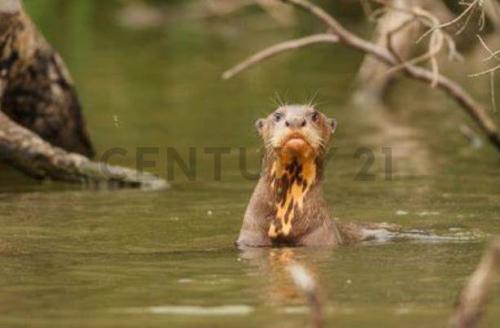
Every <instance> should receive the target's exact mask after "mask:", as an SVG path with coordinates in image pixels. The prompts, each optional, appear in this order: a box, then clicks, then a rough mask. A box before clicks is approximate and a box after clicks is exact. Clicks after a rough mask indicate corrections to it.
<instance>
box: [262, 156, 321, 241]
mask: <svg viewBox="0 0 500 328" xmlns="http://www.w3.org/2000/svg"><path fill="white" fill-rule="evenodd" d="M270 176H271V189H272V190H273V191H274V192H275V195H276V199H275V204H274V205H275V210H276V215H275V217H274V218H273V220H272V222H271V225H270V226H269V230H268V236H269V238H271V239H276V238H279V237H287V236H289V235H290V232H291V231H292V227H293V219H294V218H295V216H296V213H297V211H302V209H303V205H304V197H305V195H306V194H307V192H308V191H309V189H310V188H311V185H312V184H313V183H314V181H315V180H316V164H315V162H314V160H308V161H306V162H304V163H301V162H299V161H298V160H296V159H294V160H292V161H291V162H290V163H288V164H286V165H283V164H281V163H277V162H276V161H275V162H274V163H273V165H272V168H271V175H270Z"/></svg>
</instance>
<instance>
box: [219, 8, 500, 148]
mask: <svg viewBox="0 0 500 328" xmlns="http://www.w3.org/2000/svg"><path fill="white" fill-rule="evenodd" d="M282 1H283V2H285V3H289V4H292V5H294V6H296V7H298V8H300V9H302V10H304V11H305V12H307V13H309V14H310V15H312V16H314V17H316V18H317V19H318V20H319V21H321V22H322V23H323V24H324V25H325V26H326V27H327V28H328V29H329V31H331V33H332V34H333V35H335V36H336V37H337V38H338V43H340V44H342V45H344V46H346V47H349V48H353V49H355V50H358V51H361V52H363V53H365V54H369V55H372V56H374V57H375V58H377V59H378V60H379V61H381V62H382V63H384V64H386V65H389V66H390V67H394V66H396V65H399V64H400V62H399V60H398V58H396V57H395V56H394V54H392V53H391V51H390V50H389V49H387V48H384V47H381V46H379V45H377V44H374V43H373V42H370V41H367V40H365V39H363V38H361V37H359V36H357V35H356V34H354V33H352V32H350V31H349V30H348V29H346V28H345V27H344V26H343V25H342V24H340V23H339V22H338V21H337V20H336V19H335V18H334V17H333V16H331V15H330V14H329V13H327V12H326V11H325V10H323V9H322V8H320V7H318V6H316V5H314V4H313V3H311V2H309V1H308V0H282ZM476 1H477V2H478V3H479V1H480V0H476ZM476 1H475V2H476ZM471 10H472V9H469V10H468V12H470V11H471ZM461 17H462V18H463V17H465V16H464V15H461ZM442 25H443V24H441V25H439V26H440V27H441V28H442V27H443V26H442ZM445 26H447V25H445ZM306 45H307V44H305V45H302V46H306ZM278 46H279V45H278ZM278 46H275V47H278ZM269 49H273V47H271V48H269ZM269 49H267V52H265V54H268V53H271V54H272V55H274V54H278V53H280V52H281V51H276V50H274V51H270V50H269ZM278 49H280V47H278ZM285 49H286V50H291V49H294V47H285ZM257 55H259V54H257ZM257 55H255V56H254V57H253V58H254V59H253V60H251V59H252V57H250V58H249V59H247V60H246V61H244V62H243V63H241V64H238V65H236V66H235V67H234V68H232V69H230V70H228V71H226V72H225V73H224V75H223V77H224V78H226V79H227V78H230V77H233V76H235V75H236V74H237V73H239V72H241V71H242V70H243V69H244V68H246V67H249V66H251V65H249V64H248V63H250V64H256V63H259V62H261V61H262V60H264V59H266V58H268V57H271V56H269V55H267V56H263V55H262V53H260V56H257ZM255 57H257V59H255ZM241 68H243V69H241ZM401 71H402V72H403V73H404V74H405V75H406V76H408V77H410V78H412V79H415V80H418V81H422V82H425V83H429V84H431V85H432V84H433V85H435V86H436V87H437V88H439V89H441V90H442V91H444V92H446V93H447V94H448V95H449V96H450V97H452V98H453V99H454V100H455V101H456V102H457V103H458V104H459V105H460V106H461V107H462V108H463V109H464V110H465V111H466V113H467V114H468V115H469V116H470V117H471V118H472V119H473V120H474V121H475V122H476V123H477V124H478V126H479V127H480V129H481V131H482V132H483V133H485V135H486V136H487V137H488V139H489V140H490V142H491V143H492V144H493V145H494V146H495V147H496V148H497V150H499V151H500V134H499V132H498V128H497V126H496V124H495V122H494V121H493V120H492V119H491V118H490V117H489V116H488V114H487V113H486V111H485V110H484V109H483V108H482V107H481V106H480V105H479V104H478V103H477V102H476V101H475V100H474V99H473V98H472V97H471V96H470V95H469V94H468V93H467V91H465V90H464V89H463V88H462V87H461V86H460V85H459V84H457V83H456V82H455V81H453V80H451V79H449V78H447V77H445V76H443V75H441V74H439V73H436V72H435V71H432V70H429V69H426V68H423V67H420V66H416V65H415V64H411V63H409V64H405V65H404V66H403V68H401Z"/></svg>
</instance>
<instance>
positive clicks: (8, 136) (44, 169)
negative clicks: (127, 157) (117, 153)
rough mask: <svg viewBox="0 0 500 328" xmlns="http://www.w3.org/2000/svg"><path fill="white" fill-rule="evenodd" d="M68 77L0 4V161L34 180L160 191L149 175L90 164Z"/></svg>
mask: <svg viewBox="0 0 500 328" xmlns="http://www.w3.org/2000/svg"><path fill="white" fill-rule="evenodd" d="M93 155H94V150H93V147H92V144H91V142H90V138H89V134H88V132H87V128H86V126H85V122H84V119H83V116H82V114H81V107H80V103H79V100H78V97H77V94H76V89H75V87H74V84H73V82H72V79H71V76H70V75H69V73H68V70H67V69H66V66H65V64H64V62H63V60H62V58H61V57H60V56H59V54H58V53H57V52H56V51H55V50H54V49H53V48H52V47H51V46H50V45H49V44H48V43H47V42H46V41H45V39H44V38H43V36H42V35H41V34H40V33H39V32H38V30H37V29H36V27H35V25H34V24H33V23H32V22H31V20H30V19H29V17H28V15H27V14H26V13H25V11H24V9H23V7H22V3H21V0H0V160H2V161H5V162H7V163H9V164H11V165H12V166H13V167H15V168H17V169H19V170H21V171H23V172H24V173H26V174H28V175H29V176H32V177H34V178H38V179H54V180H61V181H66V182H73V183H83V184H85V185H90V186H106V187H132V188H141V189H155V190H157V189H163V188H166V187H168V183H167V182H166V181H164V180H162V179H160V178H158V177H156V176H154V175H152V174H149V173H144V172H138V171H136V170H132V169H128V168H122V167H117V166H111V165H108V164H106V163H99V162H93V161H91V160H90V159H89V157H92V156H93Z"/></svg>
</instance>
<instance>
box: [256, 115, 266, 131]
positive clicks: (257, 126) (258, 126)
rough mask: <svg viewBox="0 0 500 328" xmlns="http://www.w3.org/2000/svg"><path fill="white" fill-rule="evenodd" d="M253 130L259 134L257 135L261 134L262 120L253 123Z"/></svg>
mask: <svg viewBox="0 0 500 328" xmlns="http://www.w3.org/2000/svg"><path fill="white" fill-rule="evenodd" d="M255 128H256V129H257V131H258V132H259V134H262V130H263V129H264V119H262V118H259V119H258V120H257V121H255Z"/></svg>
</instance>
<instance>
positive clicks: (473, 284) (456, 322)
mask: <svg viewBox="0 0 500 328" xmlns="http://www.w3.org/2000/svg"><path fill="white" fill-rule="evenodd" d="M498 273H500V239H496V240H495V241H494V242H493V243H492V244H491V246H490V247H489V249H488V250H487V251H486V254H485V255H484V256H483V258H482V260H481V262H480V263H479V265H478V267H477V268H476V270H475V271H474V273H473V274H472V275H471V276H470V277H469V279H468V280H467V282H466V284H465V286H464V288H463V289H462V291H461V292H460V296H459V298H458V300H457V305H456V307H455V312H454V313H453V314H452V316H451V318H450V321H449V327H450V328H475V327H477V326H478V323H479V320H480V319H481V317H482V315H483V312H484V307H485V306H486V303H487V302H488V297H489V294H490V292H491V289H492V286H493V282H494V279H495V276H496V275H497V274H498Z"/></svg>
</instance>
